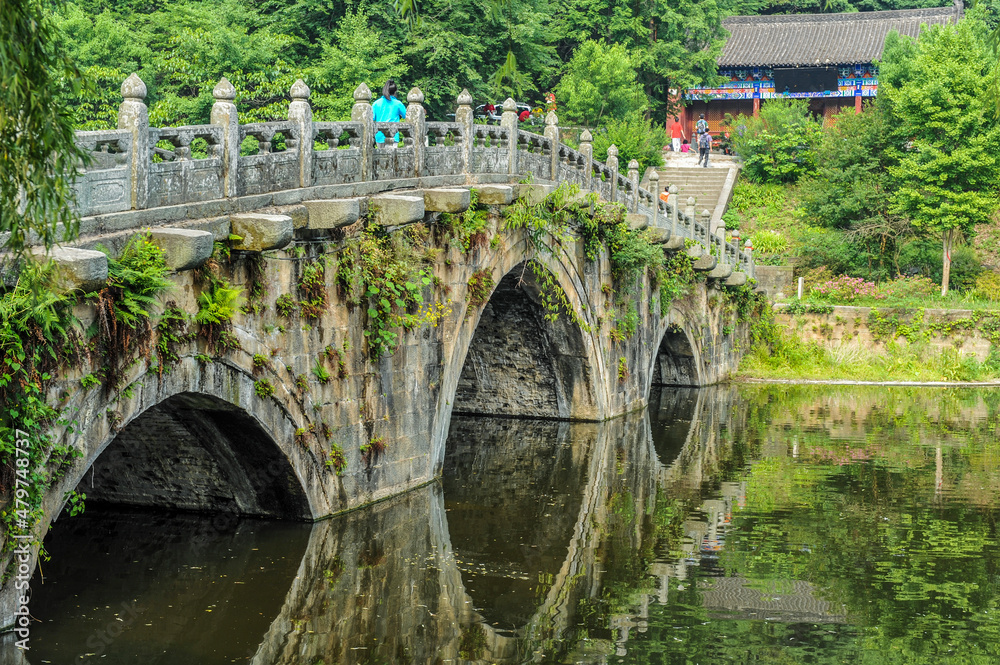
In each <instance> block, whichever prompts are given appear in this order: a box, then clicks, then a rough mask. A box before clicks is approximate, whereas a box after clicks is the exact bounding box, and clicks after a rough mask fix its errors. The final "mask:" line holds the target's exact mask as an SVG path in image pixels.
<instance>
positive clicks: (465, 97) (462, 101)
mask: <svg viewBox="0 0 1000 665" xmlns="http://www.w3.org/2000/svg"><path fill="white" fill-rule="evenodd" d="M458 105H459V106H472V95H470V94H469V89H468V88H463V89H462V92H460V93H458Z"/></svg>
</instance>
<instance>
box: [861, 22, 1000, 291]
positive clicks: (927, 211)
mask: <svg viewBox="0 0 1000 665" xmlns="http://www.w3.org/2000/svg"><path fill="white" fill-rule="evenodd" d="M987 55H988V52H987V49H986V47H985V45H984V44H983V42H982V41H981V40H980V39H979V37H978V36H977V35H976V34H975V32H974V31H973V29H972V27H971V26H970V25H969V22H967V21H963V22H961V23H960V24H959V25H958V26H946V27H937V26H935V27H932V28H931V29H930V30H928V31H926V32H924V33H922V34H921V36H920V38H919V40H918V41H917V45H916V51H915V54H914V57H913V59H912V62H911V63H910V71H909V76H908V77H906V78H905V79H901V80H900V81H899V82H898V83H897V82H896V81H893V82H892V83H891V84H889V85H883V86H881V90H880V93H882V94H884V95H885V96H886V98H887V99H888V100H889V102H890V103H891V104H892V110H893V113H894V114H895V115H896V117H897V118H898V120H899V122H900V124H901V126H902V130H903V131H904V132H905V133H906V135H907V136H908V137H909V138H910V141H909V143H908V147H907V149H906V151H905V152H904V153H903V155H902V157H901V159H900V161H899V164H898V165H896V166H891V167H890V168H889V172H890V173H891V174H892V175H893V176H894V177H895V178H896V179H897V180H898V183H899V186H898V189H897V191H896V193H895V195H894V197H893V204H892V211H893V212H896V213H898V214H902V215H906V216H907V217H909V219H910V221H911V223H912V224H913V226H914V227H915V228H916V229H917V231H918V232H920V233H925V234H935V235H940V236H941V237H942V239H943V243H942V249H943V251H942V258H943V274H942V279H941V294H942V295H945V294H947V292H948V282H949V277H950V270H951V253H952V248H953V247H954V244H955V241H956V240H957V239H958V236H959V235H960V234H965V235H968V234H970V233H971V232H972V228H973V226H974V225H976V224H978V223H982V222H988V221H989V220H990V216H991V215H992V213H993V212H994V211H995V210H996V209H997V203H998V200H997V196H996V188H997V186H998V184H1000V160H998V158H997V150H998V148H1000V131H998V126H997V122H996V120H995V118H994V116H993V107H992V105H991V103H990V100H989V97H988V95H987V94H986V91H987V89H988V87H989V83H990V81H989V62H990V61H989V58H988V57H987Z"/></svg>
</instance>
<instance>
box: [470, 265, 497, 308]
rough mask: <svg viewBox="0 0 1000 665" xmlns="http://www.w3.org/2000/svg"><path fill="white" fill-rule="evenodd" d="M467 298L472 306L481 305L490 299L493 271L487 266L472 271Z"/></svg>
mask: <svg viewBox="0 0 1000 665" xmlns="http://www.w3.org/2000/svg"><path fill="white" fill-rule="evenodd" d="M468 285H469V291H468V295H467V299H468V301H469V305H470V306H472V307H482V306H483V305H485V304H486V303H487V302H489V300H490V295H492V293H493V287H494V282H493V273H492V272H491V271H490V269H489V268H483V269H482V270H477V271H476V272H474V273H472V277H470V278H469V284H468Z"/></svg>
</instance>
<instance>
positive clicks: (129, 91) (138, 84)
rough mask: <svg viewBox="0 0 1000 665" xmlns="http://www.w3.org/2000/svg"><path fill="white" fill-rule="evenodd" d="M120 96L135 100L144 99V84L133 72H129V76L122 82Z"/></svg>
mask: <svg viewBox="0 0 1000 665" xmlns="http://www.w3.org/2000/svg"><path fill="white" fill-rule="evenodd" d="M122 97H124V98H125V99H127V100H129V101H136V102H141V101H142V100H144V99H146V84H145V83H143V82H142V79H141V78H139V75H138V74H136V73H135V72H132V73H131V74H129V77H128V78H127V79H125V82H124V83H122Z"/></svg>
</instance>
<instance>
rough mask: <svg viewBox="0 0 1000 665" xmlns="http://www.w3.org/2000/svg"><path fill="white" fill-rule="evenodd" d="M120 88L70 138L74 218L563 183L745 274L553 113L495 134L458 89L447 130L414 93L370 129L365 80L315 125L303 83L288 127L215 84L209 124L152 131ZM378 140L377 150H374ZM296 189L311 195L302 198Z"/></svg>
mask: <svg viewBox="0 0 1000 665" xmlns="http://www.w3.org/2000/svg"><path fill="white" fill-rule="evenodd" d="M121 92H122V96H123V97H124V101H123V102H122V104H121V106H120V108H119V114H118V129H117V130H108V131H98V132H77V135H76V140H77V143H78V145H80V146H81V147H83V148H84V149H85V150H86V151H87V152H89V153H90V154H91V155H92V156H93V157H92V159H91V160H90V163H89V164H88V165H87V166H86V168H85V169H84V170H82V171H81V173H80V176H79V177H78V179H77V181H76V184H75V190H76V206H77V211H78V213H79V214H80V215H81V217H85V218H86V217H93V216H95V215H105V214H108V213H116V212H124V211H129V210H144V209H155V208H159V207H164V206H175V205H178V204H190V203H206V202H213V201H219V202H220V203H222V204H224V203H225V200H226V199H233V198H238V197H248V196H250V197H252V196H255V195H266V194H272V193H277V192H288V195H283V196H284V198H294V197H296V196H297V197H298V198H299V199H300V200H305V199H308V198H315V197H316V196H318V195H313V194H309V193H308V192H309V191H313V190H309V189H308V188H323V187H326V186H330V185H355V184H358V183H364V182H371V183H373V185H374V186H373V187H369V186H366V187H365V191H380V190H383V189H392V188H396V187H401V188H407V187H409V188H415V187H425V186H428V185H427V184H425V183H426V182H427V181H426V180H423V181H422V180H421V179H426V178H437V179H438V180H440V179H441V178H442V177H443V178H445V179H448V180H449V183H448V184H449V185H454V184H458V183H465V184H475V183H477V182H502V181H506V182H515V181H517V180H520V179H522V178H525V177H530V178H531V179H532V180H533V181H534V182H537V183H541V184H558V183H570V184H575V185H578V186H579V187H580V188H581V189H582V190H584V191H592V192H596V193H597V195H598V196H599V197H600V198H601V199H603V200H605V201H610V202H614V203H619V204H621V205H622V206H623V207H624V208H625V209H626V211H627V212H628V213H631V214H638V215H645V216H646V217H647V218H648V220H649V221H648V224H649V225H651V226H654V227H659V228H661V229H670V231H671V235H672V236H673V237H674V238H675V239H680V238H684V239H687V240H690V241H692V242H694V243H698V244H700V245H702V246H703V248H704V249H705V250H706V251H708V252H711V253H713V254H715V255H716V256H718V257H719V260H720V262H724V263H725V264H726V265H731V266H734V268H735V267H739V268H740V269H742V270H743V271H745V272H747V273H748V274H751V275H752V272H753V260H752V257H751V255H750V253H749V251H743V250H742V249H741V248H740V247H738V246H736V245H733V244H731V243H726V242H725V241H724V240H721V239H716V238H713V237H712V236H711V234H710V233H709V230H708V229H707V228H706V225H705V224H704V223H702V222H701V221H699V220H698V219H696V217H695V214H694V208H693V205H691V206H689V209H687V210H683V211H682V210H680V209H679V208H680V206H679V205H677V203H676V202H674V201H671V202H670V203H667V202H664V201H662V200H660V198H659V193H658V191H657V186H658V181H656V180H655V179H654V178H651V179H650V180H651V185H650V186H651V188H652V190H653V191H652V192H651V191H648V190H646V189H643V188H641V187H640V186H639V164H638V163H637V162H636V161H634V160H633V161H632V162H630V163H629V164H628V168H627V174H624V175H623V174H622V173H620V172H619V162H618V148H617V147H616V146H614V145H612V146H610V147H609V148H608V157H607V161H606V162H603V163H602V162H599V161H597V160H595V159H594V158H593V154H594V151H593V137H592V136H591V134H590V132H588V131H584V132H583V133H582V135H581V136H580V144H579V148H577V149H573V148H571V147H569V146H567V145H565V144H563V143H561V142H560V140H559V126H558V118H557V117H556V115H555V113H554V112H550V113H549V114H548V115H547V116H546V119H545V129H544V133H543V134H535V133H532V132H528V131H524V130H522V129H520V127H519V126H518V119H517V109H516V105H515V104H514V102H513V100H510V99H508V100H507V101H506V102H505V103H504V105H503V115H502V116H501V121H500V125H499V126H495V125H480V124H476V123H475V122H474V119H473V106H472V96H471V95H469V93H468V91H465V90H463V91H462V93H461V94H460V95H459V97H458V100H457V101H458V109H457V111H456V113H455V121H454V122H427V119H426V112H425V110H424V107H423V101H424V95H423V93H422V92H421V91H420V90H419V89H417V88H413V89H412V90H410V92H409V94H407V97H406V99H407V103H408V105H407V113H406V119H405V120H404V121H402V122H375V120H374V114H373V110H372V104H371V102H372V94H371V91H370V90H369V89H368V86H366V85H365V84H363V83H362V84H361V85H359V86H358V88H357V90H355V92H354V106H353V107H352V109H351V120H350V121H345V122H315V121H313V118H312V107H311V106H310V103H309V97H310V91H309V88H308V86H306V84H305V83H304V82H302V81H301V80H299V81H296V82H295V84H294V85H293V86H292V88H291V90H290V91H289V93H290V97H291V100H292V101H291V102H290V104H289V109H288V119H287V120H281V121H275V122H259V123H251V124H243V125H241V124H240V123H239V120H238V114H237V109H236V105H235V103H234V100H235V98H236V90H235V88H234V87H233V86H232V84H230V83H229V81H228V80H226V79H225V78H223V79H221V80H220V81H219V84H218V85H217V86H216V87H215V90H214V91H213V96H214V97H215V104H214V105H213V107H212V114H211V123H210V124H208V125H193V126H185V127H165V128H150V127H149V112H148V109H147V108H146V105H145V102H144V100H145V97H146V86H145V84H144V83H143V82H142V81H141V80H140V79H139V77H138V76H136V75H135V74H132V75H131V76H129V77H128V79H127V80H126V81H125V82H124V83H123V84H122V88H121ZM378 132H381V133H382V137H384V142H376V134H377V133H378ZM382 184H384V185H385V186H384V187H383V186H381V185H382ZM294 190H307V191H306V193H303V194H302V195H301V196H299V195H298V194H296V193H295V191H294ZM324 195H326V194H324ZM337 196H340V194H337ZM212 205H213V206H214V205H215V204H212ZM241 205H242V204H241ZM218 208H219V210H225V209H226V206H225V205H220V206H218ZM151 217H155V215H146V216H145V217H144V218H143V219H144V220H146V223H148V220H149V219H150V218H151ZM640 219H641V218H640ZM678 242H679V241H678V240H675V241H674V244H675V245H676V244H678Z"/></svg>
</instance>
